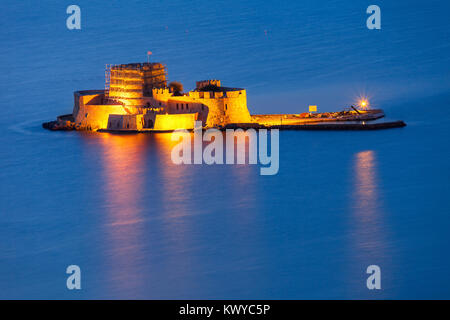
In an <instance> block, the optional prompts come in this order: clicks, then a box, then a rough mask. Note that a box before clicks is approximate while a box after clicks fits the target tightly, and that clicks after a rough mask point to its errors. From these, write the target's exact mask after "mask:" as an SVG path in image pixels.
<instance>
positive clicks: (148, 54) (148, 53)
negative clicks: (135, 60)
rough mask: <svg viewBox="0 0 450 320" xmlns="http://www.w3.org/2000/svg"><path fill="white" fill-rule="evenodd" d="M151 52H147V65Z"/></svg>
mask: <svg viewBox="0 0 450 320" xmlns="http://www.w3.org/2000/svg"><path fill="white" fill-rule="evenodd" d="M151 54H152V52H151V51H147V63H149V62H150V56H151Z"/></svg>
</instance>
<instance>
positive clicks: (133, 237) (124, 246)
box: [99, 134, 147, 294]
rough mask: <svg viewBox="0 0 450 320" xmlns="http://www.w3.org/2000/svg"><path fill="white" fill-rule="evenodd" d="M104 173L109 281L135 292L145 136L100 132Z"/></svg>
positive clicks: (138, 283)
mask: <svg viewBox="0 0 450 320" xmlns="http://www.w3.org/2000/svg"><path fill="white" fill-rule="evenodd" d="M99 140H100V145H101V147H102V148H101V152H102V166H103V176H104V197H105V203H104V206H105V209H106V210H105V211H106V213H107V215H106V216H105V219H106V221H105V224H104V226H105V228H106V233H107V235H106V237H107V239H108V247H107V249H106V259H107V260H108V261H109V263H108V264H109V265H110V267H111V268H110V269H109V270H108V273H109V274H108V276H109V283H110V285H111V287H112V288H114V290H117V291H121V292H122V293H123V294H124V293H125V292H128V293H131V294H133V293H135V292H136V289H137V288H139V287H140V286H142V281H141V276H140V275H141V274H142V270H140V269H141V266H140V265H139V262H138V261H139V258H140V256H141V255H142V252H141V250H142V243H141V238H142V235H143V230H142V226H141V222H142V221H143V219H145V217H144V210H145V208H142V207H141V206H140V204H141V203H142V201H141V197H142V190H143V189H144V188H145V187H146V184H145V181H144V175H143V170H144V168H145V161H146V156H145V152H146V149H147V148H146V139H145V136H143V135H135V136H127V135H112V134H101V135H99Z"/></svg>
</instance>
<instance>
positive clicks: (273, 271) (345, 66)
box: [0, 0, 450, 299]
mask: <svg viewBox="0 0 450 320" xmlns="http://www.w3.org/2000/svg"><path fill="white" fill-rule="evenodd" d="M71 4H77V5H79V6H80V8H81V17H82V21H81V25H82V29H81V30H68V29H67V28H66V18H67V17H68V15H67V14H66V8H67V6H69V5H71ZM370 4H377V5H379V6H380V8H381V30H368V29H367V27H366V19H367V17H368V15H367V14H366V8H367V7H368V6H369V5H370ZM449 12H450V4H449V2H448V1H444V0H441V1H435V0H428V1H415V0H409V1H406V0H405V1H382V0H378V1H376V2H375V3H372V1H364V0H361V1H331V0H330V1H312V0H311V1H309V0H304V1H282V0H277V1H272V0H268V1H254V0H249V1H232V0H227V1H186V2H184V1H177V0H173V1H133V0H130V1H115V0H114V1H104V2H103V3H101V2H98V1H96V2H93V1H87V0H77V1H75V2H72V1H12V0H11V1H9V0H8V1H1V4H0V44H1V45H0V66H1V69H0V298H1V299H16V298H26V299H33V298H49V299H57V298H64V299H80V298H81V299H98V298H113V299H115V298H130V299H133V298H139V299H141V298H149V299H184V298H189V299H228V298H237V299H249V298H252V299H269V298H271V299H313V298H319V299H381V298H388V299H395V298H400V299H416V298H424V299H429V298H437V299H449V298H450V273H449V270H450V257H449V250H450V210H449V209H450V205H449V198H450V190H449V178H450V170H449V156H450V148H449V137H450V132H449V121H450V113H449V108H450V41H449V40H450V25H449V20H448V14H449ZM148 50H151V51H152V52H153V55H152V57H151V59H152V60H153V61H159V62H163V63H166V64H167V67H168V76H169V79H170V80H177V81H181V82H182V83H183V84H184V87H185V89H192V88H193V87H194V84H195V81H196V80H201V79H209V78H217V79H221V80H222V83H223V84H224V85H226V86H236V87H243V88H246V89H247V94H248V103H249V108H250V111H251V112H252V113H285V112H286V113H288V112H295V113H300V112H305V111H306V109H307V107H308V105H310V104H315V105H317V106H318V109H319V111H337V110H341V109H342V108H343V107H345V106H347V105H349V104H352V103H354V101H355V100H356V99H357V97H358V96H361V95H363V96H367V97H369V98H370V102H371V104H372V106H373V107H377V108H383V109H384V110H385V112H386V114H387V116H388V118H390V119H401V120H404V121H406V123H407V124H408V126H407V127H406V128H402V129H392V130H384V131H374V132H306V131H298V132H294V131H292V132H289V131H284V132H281V133H280V169H279V173H278V174H277V175H275V176H261V175H259V166H256V165H239V166H237V165H236V166H218V165H216V166H206V165H204V166H187V165H186V166H175V165H173V164H172V162H171V160H170V151H171V147H172V145H173V143H172V142H171V141H170V135H168V134H155V135H142V134H141V135H111V134H99V133H80V132H49V131H45V130H43V129H42V128H41V123H42V122H44V121H48V120H52V119H54V118H55V117H56V116H57V115H59V114H64V113H70V112H71V110H72V105H73V91H74V90H82V89H102V88H103V87H104V66H105V64H107V63H128V62H138V61H145V60H146V52H147V51H148ZM72 264H75V265H78V266H80V268H81V271H82V281H81V283H82V289H81V290H79V291H76V290H73V291H70V290H68V289H67V288H66V278H67V276H68V275H67V274H66V273H65V271H66V267H67V266H69V265H72ZM369 265H378V266H380V268H381V274H382V278H381V279H382V280H381V286H382V288H381V290H378V291H377V290H368V289H367V287H366V279H367V277H368V275H367V274H366V268H367V266H369Z"/></svg>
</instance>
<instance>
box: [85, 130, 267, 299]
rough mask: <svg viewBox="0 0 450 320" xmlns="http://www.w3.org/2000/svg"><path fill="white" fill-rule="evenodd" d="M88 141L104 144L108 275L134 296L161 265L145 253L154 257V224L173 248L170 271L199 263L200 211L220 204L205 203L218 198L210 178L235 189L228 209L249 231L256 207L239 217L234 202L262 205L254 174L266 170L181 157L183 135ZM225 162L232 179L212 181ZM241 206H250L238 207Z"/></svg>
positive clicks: (165, 263) (168, 254)
mask: <svg viewBox="0 0 450 320" xmlns="http://www.w3.org/2000/svg"><path fill="white" fill-rule="evenodd" d="M190 135H191V137H192V134H190ZM86 141H88V143H89V144H91V145H94V146H95V147H97V146H98V145H100V148H99V149H98V151H99V153H100V161H101V163H100V165H101V169H102V172H101V174H100V175H99V176H100V177H102V180H103V189H102V190H101V191H100V192H101V193H102V196H103V198H104V204H103V207H104V210H102V211H101V212H99V214H101V216H102V218H103V219H104V223H103V224H102V227H103V228H104V229H103V230H99V232H104V233H105V235H104V238H105V241H106V243H107V244H106V246H105V250H104V252H102V253H101V254H102V255H104V257H105V262H106V263H107V264H108V265H109V266H110V268H108V271H107V275H106V274H105V276H106V277H107V279H108V280H107V281H108V283H109V285H110V287H111V290H112V291H115V292H116V293H117V292H118V293H119V294H120V295H123V296H128V297H133V296H139V294H142V293H144V294H145V292H147V291H148V290H149V288H148V287H147V286H146V281H148V279H146V277H147V278H148V275H146V273H148V272H151V269H152V267H154V266H153V265H148V264H147V263H145V261H143V259H147V258H148V257H152V252H149V250H150V248H152V246H154V245H155V244H152V243H146V242H145V241H146V239H149V238H151V237H149V236H148V235H149V233H152V232H154V233H155V234H161V237H162V239H161V240H160V241H158V245H162V244H164V250H165V254H164V256H160V257H159V258H158V266H157V267H158V268H163V269H164V270H165V274H166V276H168V277H174V278H176V277H179V276H180V275H181V276H182V275H183V274H185V273H186V272H187V270H193V269H195V268H196V267H198V266H197V264H200V263H201V262H199V261H196V260H195V257H194V256H191V254H190V250H189V248H192V247H194V246H195V243H193V239H195V238H197V239H198V237H199V235H201V234H202V230H196V229H195V228H194V227H193V223H194V221H196V222H197V223H198V221H199V220H198V219H201V218H196V216H198V215H199V214H200V215H214V214H217V211H218V210H217V209H215V208H214V206H211V205H210V204H209V205H207V206H206V207H205V206H204V204H205V202H204V201H210V200H209V199H210V198H208V197H207V196H206V195H207V194H208V192H210V190H206V189H205V188H204V187H203V183H202V182H203V181H204V179H209V183H210V185H212V184H213V185H214V188H216V190H215V196H217V192H219V193H220V191H217V190H220V189H221V188H224V187H225V188H226V189H227V190H225V191H224V192H223V195H224V196H226V197H228V198H227V199H223V198H222V199H220V200H221V201H223V203H224V204H226V206H227V207H229V208H230V209H231V211H233V212H226V214H227V215H230V217H229V218H228V217H227V218H226V219H227V221H228V220H230V223H231V222H232V223H236V218H239V220H241V221H240V223H239V224H238V225H237V227H238V228H237V230H240V231H241V232H242V233H243V234H244V233H245V236H248V234H249V228H248V225H250V224H251V219H252V214H251V213H252V211H250V212H248V213H247V214H246V215H244V216H240V217H236V214H235V212H234V211H235V210H233V208H236V209H242V207H248V208H250V209H251V208H254V207H255V204H254V202H256V196H255V195H254V187H255V186H254V179H252V177H253V175H255V174H258V173H259V169H258V168H257V167H256V166H250V165H239V166H229V165H221V166H215V167H214V166H213V168H211V167H209V166H208V167H209V168H210V169H212V171H208V168H207V167H202V166H198V165H175V164H173V163H172V161H171V152H172V148H173V147H174V146H175V145H176V144H177V143H178V142H177V141H172V140H171V134H170V133H166V134H163V133H161V134H152V135H145V134H137V135H117V134H99V135H95V136H94V135H91V136H86ZM91 142H92V143H91ZM204 166H206V165H204ZM224 170H225V171H226V172H229V174H230V175H231V176H230V179H225V181H224V180H220V181H217V183H211V179H213V177H214V176H215V175H216V174H218V175H217V177H220V178H223V175H224V173H223V171H224ZM208 172H209V173H210V174H211V175H209V174H208ZM205 174H206V175H205ZM214 181H215V180H214ZM243 190H245V192H242V191H243ZM149 195H152V196H151V199H150V197H149ZM155 202H156V203H155ZM219 211H220V210H219ZM239 211H242V210H236V212H239ZM222 219H224V217H222ZM241 229H242V230H241ZM250 230H251V229H250ZM241 232H238V234H240V233H241ZM250 233H251V232H250ZM242 236H243V235H242ZM147 242H148V241H147ZM160 249H161V248H157V250H160ZM127 294H128V295H127Z"/></svg>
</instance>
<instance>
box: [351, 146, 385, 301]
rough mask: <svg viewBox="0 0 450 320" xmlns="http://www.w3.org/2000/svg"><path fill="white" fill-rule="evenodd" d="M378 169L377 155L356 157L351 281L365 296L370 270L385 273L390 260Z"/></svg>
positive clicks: (357, 155) (364, 152) (362, 153)
mask: <svg viewBox="0 0 450 320" xmlns="http://www.w3.org/2000/svg"><path fill="white" fill-rule="evenodd" d="M377 165H378V164H377V159H376V153H375V151H372V150H367V151H361V152H358V153H356V154H355V156H354V170H353V171H354V173H355V175H354V186H353V188H354V192H353V194H352V196H351V200H352V204H351V208H352V210H351V212H352V215H351V221H350V226H351V227H352V230H350V231H351V235H352V244H351V247H350V250H351V256H353V264H352V267H351V269H352V270H351V272H352V275H351V276H350V277H351V279H355V281H358V287H361V288H362V290H364V292H365V293H367V292H366V290H367V289H366V286H365V278H366V273H365V272H366V268H367V267H368V266H369V265H372V264H374V265H379V266H380V267H381V268H382V269H383V268H384V267H386V262H387V261H388V260H389V257H388V255H387V252H386V251H387V242H386V232H387V227H386V225H385V221H384V210H383V203H382V199H381V196H380V186H379V177H378V172H377V168H378V167H377ZM367 276H368V275H367Z"/></svg>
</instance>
